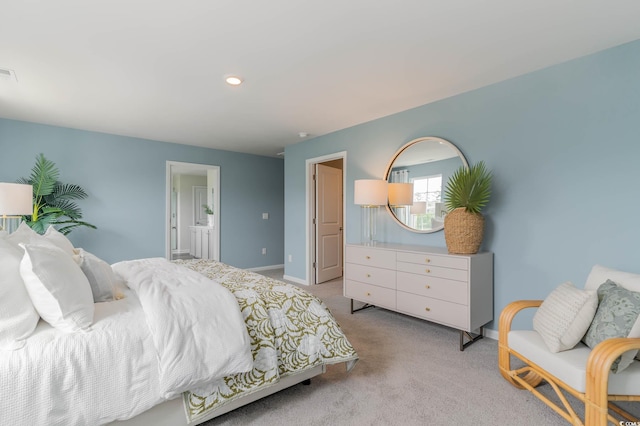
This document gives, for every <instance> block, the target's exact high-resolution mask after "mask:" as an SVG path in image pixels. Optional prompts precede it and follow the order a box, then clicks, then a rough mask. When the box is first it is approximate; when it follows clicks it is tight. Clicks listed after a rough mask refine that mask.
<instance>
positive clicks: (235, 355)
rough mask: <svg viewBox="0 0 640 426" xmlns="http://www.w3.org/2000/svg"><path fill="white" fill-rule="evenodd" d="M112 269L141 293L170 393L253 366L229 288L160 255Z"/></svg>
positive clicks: (163, 380)
mask: <svg viewBox="0 0 640 426" xmlns="http://www.w3.org/2000/svg"><path fill="white" fill-rule="evenodd" d="M113 270H114V271H115V272H116V274H118V275H120V276H121V277H126V280H127V285H128V286H129V288H131V289H132V290H134V291H135V292H136V294H137V295H138V297H139V298H140V303H141V305H142V309H143V310H144V313H145V317H146V319H147V324H148V325H149V328H150V329H151V334H152V335H153V342H154V345H155V350H156V353H157V355H158V361H159V368H160V391H161V392H162V395H163V396H164V397H165V398H167V399H171V398H173V397H175V396H177V395H180V394H181V393H182V392H185V391H188V390H189V389H194V388H196V387H199V386H201V385H204V384H205V383H208V382H211V381H213V380H216V379H220V378H222V377H225V376H229V375H232V374H235V373H239V372H247V371H250V370H251V369H252V368H253V357H252V355H251V345H250V341H249V335H248V333H247V328H246V326H245V324H244V320H243V318H242V313H241V312H240V308H239V307H238V302H237V301H236V298H235V297H234V296H233V294H231V292H230V291H229V290H227V289H226V288H224V287H223V286H221V285H220V284H218V283H215V282H213V281H211V280H210V279H208V278H207V277H205V276H204V275H202V274H199V273H198V272H196V271H193V270H191V269H187V268H184V267H182V266H179V265H176V264H174V263H171V262H168V261H166V260H165V259H161V258H155V259H142V260H132V261H128V262H120V263H116V264H115V265H113ZM203 360H205V361H206V362H203Z"/></svg>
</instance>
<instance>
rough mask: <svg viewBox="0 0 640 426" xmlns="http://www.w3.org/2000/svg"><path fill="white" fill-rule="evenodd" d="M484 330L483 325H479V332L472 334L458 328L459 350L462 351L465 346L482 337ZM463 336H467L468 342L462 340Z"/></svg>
mask: <svg viewBox="0 0 640 426" xmlns="http://www.w3.org/2000/svg"><path fill="white" fill-rule="evenodd" d="M483 332H484V327H480V334H476V335H474V333H469V332H468V331H463V330H460V351H464V350H465V348H466V347H467V346H469V345H472V344H474V343H475V342H477V341H478V340H480V339H482V337H483ZM464 336H467V338H468V339H469V341H468V342H465V341H464Z"/></svg>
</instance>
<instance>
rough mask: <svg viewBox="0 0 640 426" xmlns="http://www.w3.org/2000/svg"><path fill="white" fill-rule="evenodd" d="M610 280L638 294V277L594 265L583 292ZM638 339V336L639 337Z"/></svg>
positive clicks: (639, 289)
mask: <svg viewBox="0 0 640 426" xmlns="http://www.w3.org/2000/svg"><path fill="white" fill-rule="evenodd" d="M607 280H611V281H613V282H614V283H616V284H618V285H620V286H622V287H624V288H626V289H627V290H631V291H637V292H640V275H639V274H632V273H631V272H624V271H618V270H616V269H611V268H607V267H606V266H602V265H595V266H594V267H593V268H591V272H590V273H589V276H588V277H587V282H586V283H585V284H584V288H585V290H596V291H597V290H598V287H600V286H601V285H602V284H603V283H605V282H607ZM639 337H640V336H639Z"/></svg>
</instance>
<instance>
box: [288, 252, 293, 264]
mask: <svg viewBox="0 0 640 426" xmlns="http://www.w3.org/2000/svg"><path fill="white" fill-rule="evenodd" d="M291 262H293V255H292V254H290V255H289V263H291Z"/></svg>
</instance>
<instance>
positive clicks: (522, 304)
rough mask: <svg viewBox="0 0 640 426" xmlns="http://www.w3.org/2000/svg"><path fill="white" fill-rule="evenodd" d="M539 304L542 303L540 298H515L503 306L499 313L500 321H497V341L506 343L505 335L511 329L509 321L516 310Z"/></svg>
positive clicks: (535, 306) (510, 321)
mask: <svg viewBox="0 0 640 426" xmlns="http://www.w3.org/2000/svg"><path fill="white" fill-rule="evenodd" d="M540 305H542V300H516V301H515V302H511V303H509V304H508V305H507V306H505V307H504V309H503V310H502V312H501V313H500V321H499V322H498V341H499V342H500V343H501V344H506V343H507V335H508V334H509V331H511V323H512V322H513V318H515V316H516V314H517V313H518V312H520V311H522V310H523V309H527V308H537V307H539V306H540Z"/></svg>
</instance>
